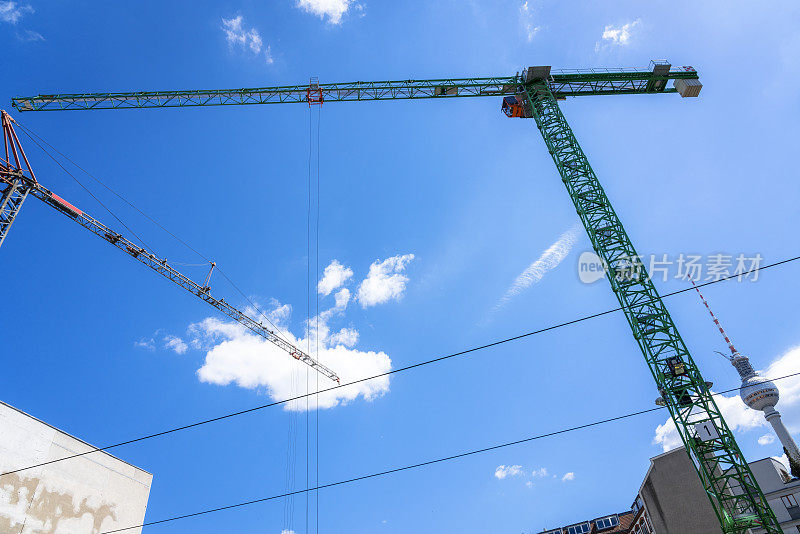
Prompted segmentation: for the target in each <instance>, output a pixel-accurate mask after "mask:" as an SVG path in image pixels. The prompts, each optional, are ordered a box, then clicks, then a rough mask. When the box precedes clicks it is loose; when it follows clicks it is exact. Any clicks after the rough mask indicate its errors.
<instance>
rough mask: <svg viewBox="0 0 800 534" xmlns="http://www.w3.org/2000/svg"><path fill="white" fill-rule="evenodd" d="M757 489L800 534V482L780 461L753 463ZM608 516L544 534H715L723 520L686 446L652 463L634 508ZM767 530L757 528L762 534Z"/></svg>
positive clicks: (792, 532)
mask: <svg viewBox="0 0 800 534" xmlns="http://www.w3.org/2000/svg"><path fill="white" fill-rule="evenodd" d="M749 465H750V469H751V471H752V472H753V476H754V477H755V479H756V481H757V482H758V485H759V486H760V487H761V489H762V491H763V492H764V496H765V497H766V498H767V502H768V503H769V505H770V507H771V508H772V510H773V512H775V517H776V518H777V519H778V521H779V522H780V524H781V528H782V529H783V532H784V534H800V479H796V478H792V476H791V475H790V474H789V472H788V471H787V470H786V467H785V466H784V465H783V464H782V463H781V462H779V461H778V460H776V459H775V458H764V459H763V460H757V461H755V462H751V463H750V464H749ZM611 517H616V518H617V519H616V520H615V521H613V522H614V523H615V525H614V526H610V523H606V522H604V521H602V519H603V518H599V519H593V520H589V521H583V522H581V523H574V524H570V525H567V526H564V527H560V528H555V529H548V530H544V531H543V534H595V533H601V532H602V533H606V532H608V533H612V534H715V533H718V532H720V526H719V521H718V519H717V516H716V514H715V513H714V509H713V508H712V507H711V503H709V501H708V497H706V495H705V493H704V491H703V486H702V485H701V484H700V480H699V479H698V477H697V471H695V468H694V466H693V465H692V462H691V460H689V456H688V455H687V454H686V451H685V450H684V449H683V448H678V449H673V450H671V451H669V452H666V453H664V454H660V455H658V456H656V457H654V458H651V459H650V467H649V469H648V470H647V473H646V474H645V476H644V480H643V481H642V485H641V486H640V487H639V492H638V493H637V494H636V498H635V499H634V501H633V505H632V506H631V510H630V511H629V512H624V513H620V514H613V515H611V516H606V518H611ZM762 533H763V530H760V529H758V530H755V529H754V530H753V534H762Z"/></svg>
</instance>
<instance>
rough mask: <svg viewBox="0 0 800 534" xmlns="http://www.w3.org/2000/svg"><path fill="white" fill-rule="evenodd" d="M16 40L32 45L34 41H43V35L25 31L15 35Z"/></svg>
mask: <svg viewBox="0 0 800 534" xmlns="http://www.w3.org/2000/svg"><path fill="white" fill-rule="evenodd" d="M17 39H19V40H20V41H25V42H26V43H32V42H36V41H44V40H45V38H44V35H42V34H41V33H39V32H35V31H32V30H25V31H23V32H22V33H18V34H17Z"/></svg>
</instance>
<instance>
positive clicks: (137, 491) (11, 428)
mask: <svg viewBox="0 0 800 534" xmlns="http://www.w3.org/2000/svg"><path fill="white" fill-rule="evenodd" d="M93 449H94V447H92V446H91V445H89V444H88V443H85V442H83V441H81V440H79V439H78V438H75V437H73V436H70V435H69V434H67V433H65V432H62V431H61V430H58V429H57V428H54V427H52V426H50V425H48V424H47V423H44V422H42V421H40V420H38V419H36V418H35V417H32V416H30V415H28V414H26V413H24V412H22V411H20V410H18V409H16V408H14V407H12V406H9V405H8V404H5V403H2V402H0V473H6V472H9V471H14V470H16V469H20V468H23V467H27V466H33V465H37V464H41V463H45V462H48V461H51V460H57V459H59V458H64V457H66V456H71V455H73V454H77V453H82V452H86V451H90V450H93ZM152 480H153V476H152V475H151V474H150V473H147V472H146V471H143V470H141V469H139V468H138V467H135V466H133V465H130V464H128V463H126V462H124V461H122V460H120V459H118V458H115V457H114V456H112V455H110V454H108V453H106V452H95V453H92V454H88V455H86V456H81V457H78V458H71V459H69V460H65V461H63V462H57V463H52V464H49V465H44V466H41V467H37V468H34V469H28V470H24V471H19V472H16V473H9V474H6V475H2V476H0V533H4V534H5V533H12V532H13V533H14V534H99V533H101V532H104V531H107V530H113V529H117V528H124V527H129V526H132V525H140V524H141V523H142V522H143V520H144V515H145V510H146V508H147V500H148V497H149V495H150V485H151V483H152ZM127 532H131V533H139V532H141V529H131V530H128V531H127Z"/></svg>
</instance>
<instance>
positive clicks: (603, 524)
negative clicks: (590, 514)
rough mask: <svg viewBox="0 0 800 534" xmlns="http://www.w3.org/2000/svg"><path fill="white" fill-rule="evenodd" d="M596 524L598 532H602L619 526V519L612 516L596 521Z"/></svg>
mask: <svg viewBox="0 0 800 534" xmlns="http://www.w3.org/2000/svg"><path fill="white" fill-rule="evenodd" d="M594 524H595V525H596V526H597V530H598V531H602V530H607V529H609V528H613V527H616V526H617V525H619V519H618V518H617V516H615V515H610V516H608V517H603V518H601V519H595V521H594Z"/></svg>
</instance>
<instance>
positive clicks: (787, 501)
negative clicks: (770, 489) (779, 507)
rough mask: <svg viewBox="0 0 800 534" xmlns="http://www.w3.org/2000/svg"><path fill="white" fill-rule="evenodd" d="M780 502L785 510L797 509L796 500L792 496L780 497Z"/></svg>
mask: <svg viewBox="0 0 800 534" xmlns="http://www.w3.org/2000/svg"><path fill="white" fill-rule="evenodd" d="M781 501H783V505H784V506H785V507H786V508H797V499H795V497H794V495H792V494H789V495H784V496H783V497H781Z"/></svg>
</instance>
